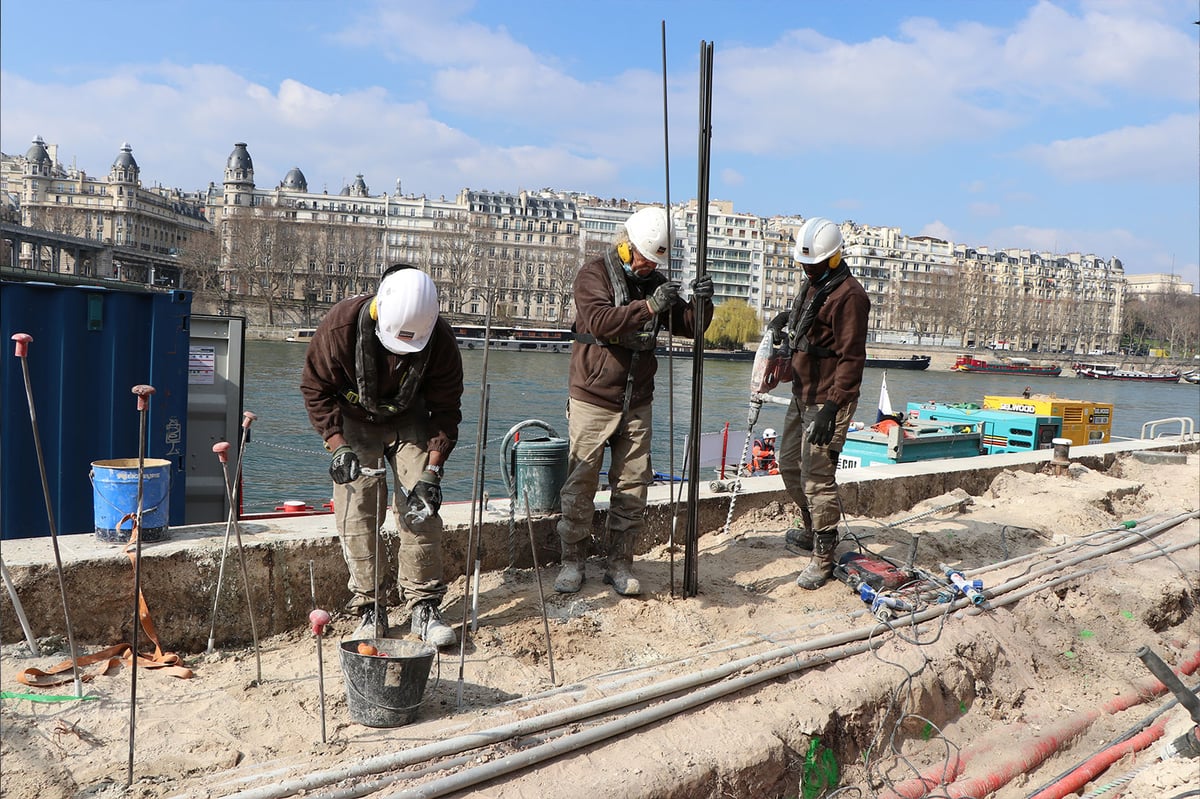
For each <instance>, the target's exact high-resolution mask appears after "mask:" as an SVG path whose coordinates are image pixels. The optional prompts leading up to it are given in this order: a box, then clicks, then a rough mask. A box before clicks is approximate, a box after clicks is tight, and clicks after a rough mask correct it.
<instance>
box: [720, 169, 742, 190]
mask: <svg viewBox="0 0 1200 799" xmlns="http://www.w3.org/2000/svg"><path fill="white" fill-rule="evenodd" d="M721 182H722V183H724V184H725V185H726V186H741V185H742V184H744V183H745V182H746V176H745V175H743V174H742V173H741V172H738V171H737V170H736V169H728V168H726V169H722V170H721Z"/></svg>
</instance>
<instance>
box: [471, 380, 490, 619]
mask: <svg viewBox="0 0 1200 799" xmlns="http://www.w3.org/2000/svg"><path fill="white" fill-rule="evenodd" d="M491 408H492V384H491V383H488V384H487V385H485V386H484V387H483V435H482V436H480V439H479V451H478V454H479V487H480V489H481V490H482V488H483V483H484V469H485V466H486V464H487V434H488V417H489V416H491ZM471 502H472V504H473V505H475V504H477V505H478V507H479V513H478V514H477V516H476V534H475V575H474V578H473V580H474V583H473V585H472V586H471V634H472V635H474V634H475V631H476V630H478V629H479V572H480V570H481V569H482V567H483V563H482V561H483V497H482V496H480V497H478V501H476V498H475V497H472V498H471Z"/></svg>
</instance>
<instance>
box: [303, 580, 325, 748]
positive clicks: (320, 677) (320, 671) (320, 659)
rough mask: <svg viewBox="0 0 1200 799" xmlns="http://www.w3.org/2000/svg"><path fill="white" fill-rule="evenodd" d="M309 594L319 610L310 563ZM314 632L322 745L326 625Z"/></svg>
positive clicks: (323, 740) (318, 627)
mask: <svg viewBox="0 0 1200 799" xmlns="http://www.w3.org/2000/svg"><path fill="white" fill-rule="evenodd" d="M308 593H309V595H310V596H311V597H312V607H313V611H316V610H317V577H316V572H315V569H314V567H313V562H312V561H311V560H310V561H309V562H308ZM308 618H309V620H310V621H312V619H313V617H312V615H309V617H308ZM328 618H329V614H328V613H326V614H324V616H323V619H322V620H324V619H328ZM313 632H314V633H316V635H317V697H318V699H319V701H320V703H321V743H326V737H325V658H324V654H323V652H322V649H323V647H322V646H321V641H322V639H323V638H324V637H325V625H323V624H315V623H314V624H313Z"/></svg>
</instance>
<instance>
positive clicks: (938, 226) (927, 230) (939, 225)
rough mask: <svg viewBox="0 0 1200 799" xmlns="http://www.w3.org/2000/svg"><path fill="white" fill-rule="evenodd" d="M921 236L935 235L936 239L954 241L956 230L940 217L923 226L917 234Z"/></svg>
mask: <svg viewBox="0 0 1200 799" xmlns="http://www.w3.org/2000/svg"><path fill="white" fill-rule="evenodd" d="M917 235H919V236H933V237H934V238H936V239H941V240H943V241H954V231H952V230H951V229H950V227H949V226H948V225H946V224H944V223H943V222H942V221H941V220H940V219H935V220H934V221H932V222H930V223H929V224H927V225H925V226H924V227H922V228H921V230H920V232H919V233H918V234H917Z"/></svg>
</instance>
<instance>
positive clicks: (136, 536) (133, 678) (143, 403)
mask: <svg viewBox="0 0 1200 799" xmlns="http://www.w3.org/2000/svg"><path fill="white" fill-rule="evenodd" d="M133 393H134V394H136V395H137V398H138V400H137V407H138V416H139V418H140V422H139V424H138V428H139V429H138V479H137V515H136V516H135V517H134V520H133V531H132V536H133V545H134V556H133V633H132V635H131V638H132V640H133V651H132V653H131V654H132V655H133V657H132V662H133V665H132V667H131V672H130V678H129V768H128V770H127V772H126V777H125V787H127V788H128V787H129V786H131V785H133V750H134V741H135V738H136V733H137V675H138V667H137V664H138V629H139V628H140V627H141V623H142V616H141V609H142V489H143V485H142V483H143V472H144V469H145V463H146V414H147V412H148V411H149V409H150V395H151V394H153V393H154V387H153V386H146V385H138V386H134V387H133Z"/></svg>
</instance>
